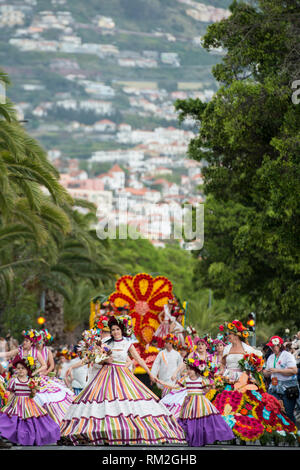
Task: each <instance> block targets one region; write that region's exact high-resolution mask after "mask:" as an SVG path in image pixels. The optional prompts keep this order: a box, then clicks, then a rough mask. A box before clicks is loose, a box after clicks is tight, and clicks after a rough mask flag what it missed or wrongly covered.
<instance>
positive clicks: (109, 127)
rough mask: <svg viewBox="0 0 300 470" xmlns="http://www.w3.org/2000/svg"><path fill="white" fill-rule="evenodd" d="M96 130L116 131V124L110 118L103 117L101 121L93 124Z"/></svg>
mask: <svg viewBox="0 0 300 470" xmlns="http://www.w3.org/2000/svg"><path fill="white" fill-rule="evenodd" d="M93 128H94V130H95V131H98V132H115V131H116V128H117V126H116V124H115V123H114V122H113V121H110V120H109V119H102V120H101V121H97V122H95V124H94V125H93Z"/></svg>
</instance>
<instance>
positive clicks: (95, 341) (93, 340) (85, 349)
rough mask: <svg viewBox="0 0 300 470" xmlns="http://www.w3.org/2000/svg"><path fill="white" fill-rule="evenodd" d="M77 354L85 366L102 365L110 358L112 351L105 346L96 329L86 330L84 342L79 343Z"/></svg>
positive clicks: (83, 335) (83, 334)
mask: <svg viewBox="0 0 300 470" xmlns="http://www.w3.org/2000/svg"><path fill="white" fill-rule="evenodd" d="M77 353H78V356H79V357H80V359H81V360H82V361H83V362H84V364H88V365H93V364H100V363H102V362H104V361H105V360H106V359H108V358H109V356H110V355H111V350H110V349H109V348H108V347H107V346H103V345H102V342H101V338H100V336H99V335H98V333H97V330H96V329H95V328H93V329H91V330H85V331H84V332H83V333H82V340H81V341H79V343H78V348H77Z"/></svg>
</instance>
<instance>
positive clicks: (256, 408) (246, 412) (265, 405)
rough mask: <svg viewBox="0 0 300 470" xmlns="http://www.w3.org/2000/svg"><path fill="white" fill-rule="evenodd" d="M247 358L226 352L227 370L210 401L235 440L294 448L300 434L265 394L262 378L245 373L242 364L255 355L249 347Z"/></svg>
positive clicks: (246, 349)
mask: <svg viewBox="0 0 300 470" xmlns="http://www.w3.org/2000/svg"><path fill="white" fill-rule="evenodd" d="M243 347H244V350H245V354H244V355H243V354H230V347H229V348H227V350H225V349H224V352H225V355H226V369H225V373H224V376H223V378H219V379H220V380H219V386H218V387H216V388H214V389H213V390H211V391H210V392H209V393H208V394H207V397H208V398H209V399H210V400H211V402H212V403H213V404H214V406H215V407H216V408H217V409H218V410H219V411H220V413H221V414H222V416H223V418H224V419H225V421H226V422H227V423H228V425H229V426H230V427H231V429H232V431H233V433H234V434H235V436H236V437H238V438H239V439H241V440H242V441H246V442H247V441H250V442H256V441H259V442H260V443H261V444H262V445H264V444H265V443H266V442H271V441H272V442H280V441H281V442H282V441H283V442H287V443H292V444H295V443H297V440H298V431H297V427H296V426H295V424H294V423H293V422H292V421H291V420H290V419H289V418H288V417H287V416H286V414H285V412H284V409H283V407H282V403H281V402H279V401H278V400H277V399H276V398H275V397H273V396H272V395H270V394H269V393H267V392H266V387H265V384H264V380H263V378H262V375H261V374H256V375H255V376H254V375H253V373H250V372H249V371H245V370H243V368H242V367H241V364H240V361H241V360H242V359H243V358H244V357H247V355H248V356H249V355H250V354H254V357H256V356H255V353H256V352H257V351H255V350H254V349H253V348H251V347H250V346H248V345H243Z"/></svg>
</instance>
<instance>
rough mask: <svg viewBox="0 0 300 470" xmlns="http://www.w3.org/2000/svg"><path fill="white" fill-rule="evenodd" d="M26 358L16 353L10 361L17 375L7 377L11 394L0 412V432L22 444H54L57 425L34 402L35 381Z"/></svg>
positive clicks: (58, 434) (8, 389)
mask: <svg viewBox="0 0 300 470" xmlns="http://www.w3.org/2000/svg"><path fill="white" fill-rule="evenodd" d="M30 358H31V359H32V361H33V363H34V359H33V357H31V356H30ZM28 359H29V357H28V358H27V359H25V358H21V357H19V356H17V357H16V358H15V359H14V361H13V367H14V368H15V369H16V375H14V376H13V377H12V378H11V379H10V380H9V383H8V387H7V391H9V392H10V394H11V395H10V397H9V399H8V402H7V404H6V405H5V406H4V407H3V408H2V409H1V411H0V434H1V437H2V438H5V439H8V440H9V441H10V442H12V443H14V444H19V445H23V446H42V445H47V444H54V443H56V442H57V441H58V440H59V439H60V429H59V425H58V424H57V423H55V421H54V420H52V418H51V417H50V416H49V415H48V413H47V412H46V410H44V409H43V408H41V407H40V406H39V405H38V404H37V403H36V402H35V401H34V398H33V396H32V395H33V394H34V393H35V391H34V387H35V385H36V384H35V383H34V382H33V381H32V380H33V379H32V370H31V365H30V362H29V360H28ZM34 380H36V379H34Z"/></svg>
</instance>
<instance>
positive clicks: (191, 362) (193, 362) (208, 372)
mask: <svg viewBox="0 0 300 470" xmlns="http://www.w3.org/2000/svg"><path fill="white" fill-rule="evenodd" d="M184 362H185V364H186V365H187V366H188V367H190V368H192V369H194V370H195V371H196V372H197V373H198V374H200V375H202V376H203V377H206V378H208V379H212V378H213V377H214V367H213V364H212V363H211V362H210V361H204V360H201V359H199V358H198V357H196V356H192V357H188V358H186V359H185V360H184Z"/></svg>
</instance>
